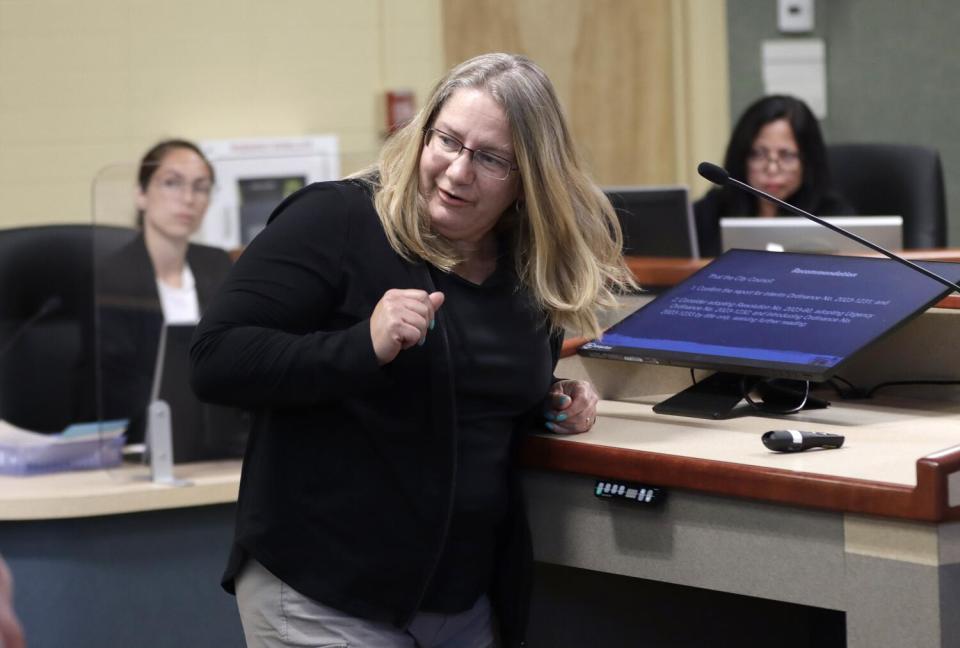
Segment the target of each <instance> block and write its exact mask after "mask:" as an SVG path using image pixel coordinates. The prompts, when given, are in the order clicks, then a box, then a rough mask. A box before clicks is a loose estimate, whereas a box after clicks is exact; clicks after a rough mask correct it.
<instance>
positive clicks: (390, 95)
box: [387, 90, 417, 134]
mask: <svg viewBox="0 0 960 648" xmlns="http://www.w3.org/2000/svg"><path fill="white" fill-rule="evenodd" d="M416 112H417V108H416V105H415V102H414V99H413V91H412V90H387V133H388V134H389V133H392V132H393V131H395V130H397V129H398V128H400V127H401V126H403V125H404V124H406V123H407V122H408V121H410V120H411V119H413V116H414V114H416Z"/></svg>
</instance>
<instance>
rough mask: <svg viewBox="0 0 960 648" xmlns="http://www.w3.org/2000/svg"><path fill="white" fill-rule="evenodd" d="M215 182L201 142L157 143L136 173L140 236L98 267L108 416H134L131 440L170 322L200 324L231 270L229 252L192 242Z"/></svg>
mask: <svg viewBox="0 0 960 648" xmlns="http://www.w3.org/2000/svg"><path fill="white" fill-rule="evenodd" d="M213 184H214V172H213V166H212V165H211V164H210V162H209V161H208V160H207V159H206V158H205V157H204V155H203V153H202V152H201V151H200V149H199V148H197V146H196V145H195V144H193V143H191V142H188V141H185V140H176V139H175V140H165V141H162V142H160V143H158V144H156V145H155V146H153V147H152V148H151V149H150V150H149V151H147V153H146V154H145V155H144V156H143V158H142V160H141V161H140V167H139V170H138V173H137V192H136V204H137V217H138V222H139V225H140V228H141V235H140V236H138V237H136V238H135V239H134V240H133V241H132V242H131V243H129V244H128V245H126V246H125V247H124V248H122V249H121V250H119V251H118V252H117V253H116V254H114V255H112V256H111V257H109V258H108V259H106V260H105V262H104V263H103V264H101V265H100V266H99V267H98V270H97V301H98V306H99V314H100V336H99V337H100V354H101V355H100V357H101V366H102V370H103V376H104V378H103V416H104V418H108V419H110V418H130V419H131V426H130V428H129V430H128V433H127V441H128V442H130V443H139V442H140V441H142V440H143V412H144V410H145V408H146V405H147V403H148V402H149V399H150V389H151V386H152V383H153V373H154V365H155V362H156V359H157V344H158V341H159V339H160V331H161V328H162V326H163V324H164V322H166V323H167V324H196V323H197V322H198V321H199V320H200V314H201V313H202V312H203V309H204V307H205V306H206V304H207V303H208V302H209V300H210V298H211V297H212V296H213V293H214V292H215V291H216V289H217V288H218V286H219V285H220V284H221V283H222V282H223V280H224V278H225V277H226V275H227V272H228V271H229V270H230V266H231V261H230V257H229V255H228V254H227V253H226V252H225V251H224V250H221V249H220V248H214V247H209V246H205V245H197V244H194V243H191V242H190V237H191V236H192V235H193V234H194V233H195V232H196V231H197V230H198V229H199V227H200V225H201V223H202V222H203V216H204V214H205V213H206V211H207V206H208V205H209V203H210V193H211V191H212V190H213Z"/></svg>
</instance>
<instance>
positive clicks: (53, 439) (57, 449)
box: [0, 420, 127, 475]
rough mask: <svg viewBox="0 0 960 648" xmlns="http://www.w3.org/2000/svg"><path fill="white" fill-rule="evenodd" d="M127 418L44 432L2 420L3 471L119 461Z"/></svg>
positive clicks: (86, 466)
mask: <svg viewBox="0 0 960 648" xmlns="http://www.w3.org/2000/svg"><path fill="white" fill-rule="evenodd" d="M126 429H127V421H126V420H118V421H98V422H93V423H81V424H77V425H71V426H69V427H67V428H66V429H65V430H64V431H63V432H61V433H59V434H41V433H39V432H33V431H30V430H25V429H23V428H20V427H17V426H16V425H13V424H12V423H9V422H8V421H0V474H5V475H31V474H36V473H45V472H55V471H62V470H83V469H89V468H106V467H110V466H115V465H117V464H119V463H120V458H121V450H122V448H123V442H124V436H123V435H124V432H126Z"/></svg>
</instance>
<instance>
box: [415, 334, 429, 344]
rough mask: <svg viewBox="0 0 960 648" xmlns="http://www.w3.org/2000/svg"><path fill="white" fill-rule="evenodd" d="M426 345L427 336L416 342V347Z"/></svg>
mask: <svg viewBox="0 0 960 648" xmlns="http://www.w3.org/2000/svg"><path fill="white" fill-rule="evenodd" d="M426 343H427V336H426V335H424V336H423V337H422V338H420V341H419V342H417V346H423V345H424V344H426Z"/></svg>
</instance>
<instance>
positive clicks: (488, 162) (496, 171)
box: [424, 128, 518, 180]
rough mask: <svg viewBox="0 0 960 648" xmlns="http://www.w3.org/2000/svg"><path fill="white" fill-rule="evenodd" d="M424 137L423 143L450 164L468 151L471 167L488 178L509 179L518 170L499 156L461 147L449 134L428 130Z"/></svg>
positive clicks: (433, 129)
mask: <svg viewBox="0 0 960 648" xmlns="http://www.w3.org/2000/svg"><path fill="white" fill-rule="evenodd" d="M424 137H425V138H426V139H425V143H426V145H427V146H429V147H430V148H431V149H432V150H433V151H434V152H436V153H437V154H439V155H442V156H444V157H445V158H447V159H448V160H450V161H451V162H452V161H454V160H456V159H457V158H458V157H460V154H461V153H463V152H464V151H469V152H470V153H471V157H470V159H471V161H472V162H473V167H474V168H475V169H476V170H477V171H478V172H480V173H481V174H483V175H485V176H487V177H488V178H493V179H495V180H506V179H507V178H508V177H510V172H511V171H516V170H517V169H518V167H516V166H515V165H514V164H513V162H511V161H510V160H507V159H506V158H502V157H500V156H499V155H494V154H493V153H488V152H487V151H484V150H478V149H472V148H467V147H466V146H464V145H463V142H461V141H460V140H458V139H457V138H456V137H454V136H453V135H451V134H450V133H444V132H443V131H442V130H440V129H437V128H428V129H427V130H426V131H425V132H424Z"/></svg>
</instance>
